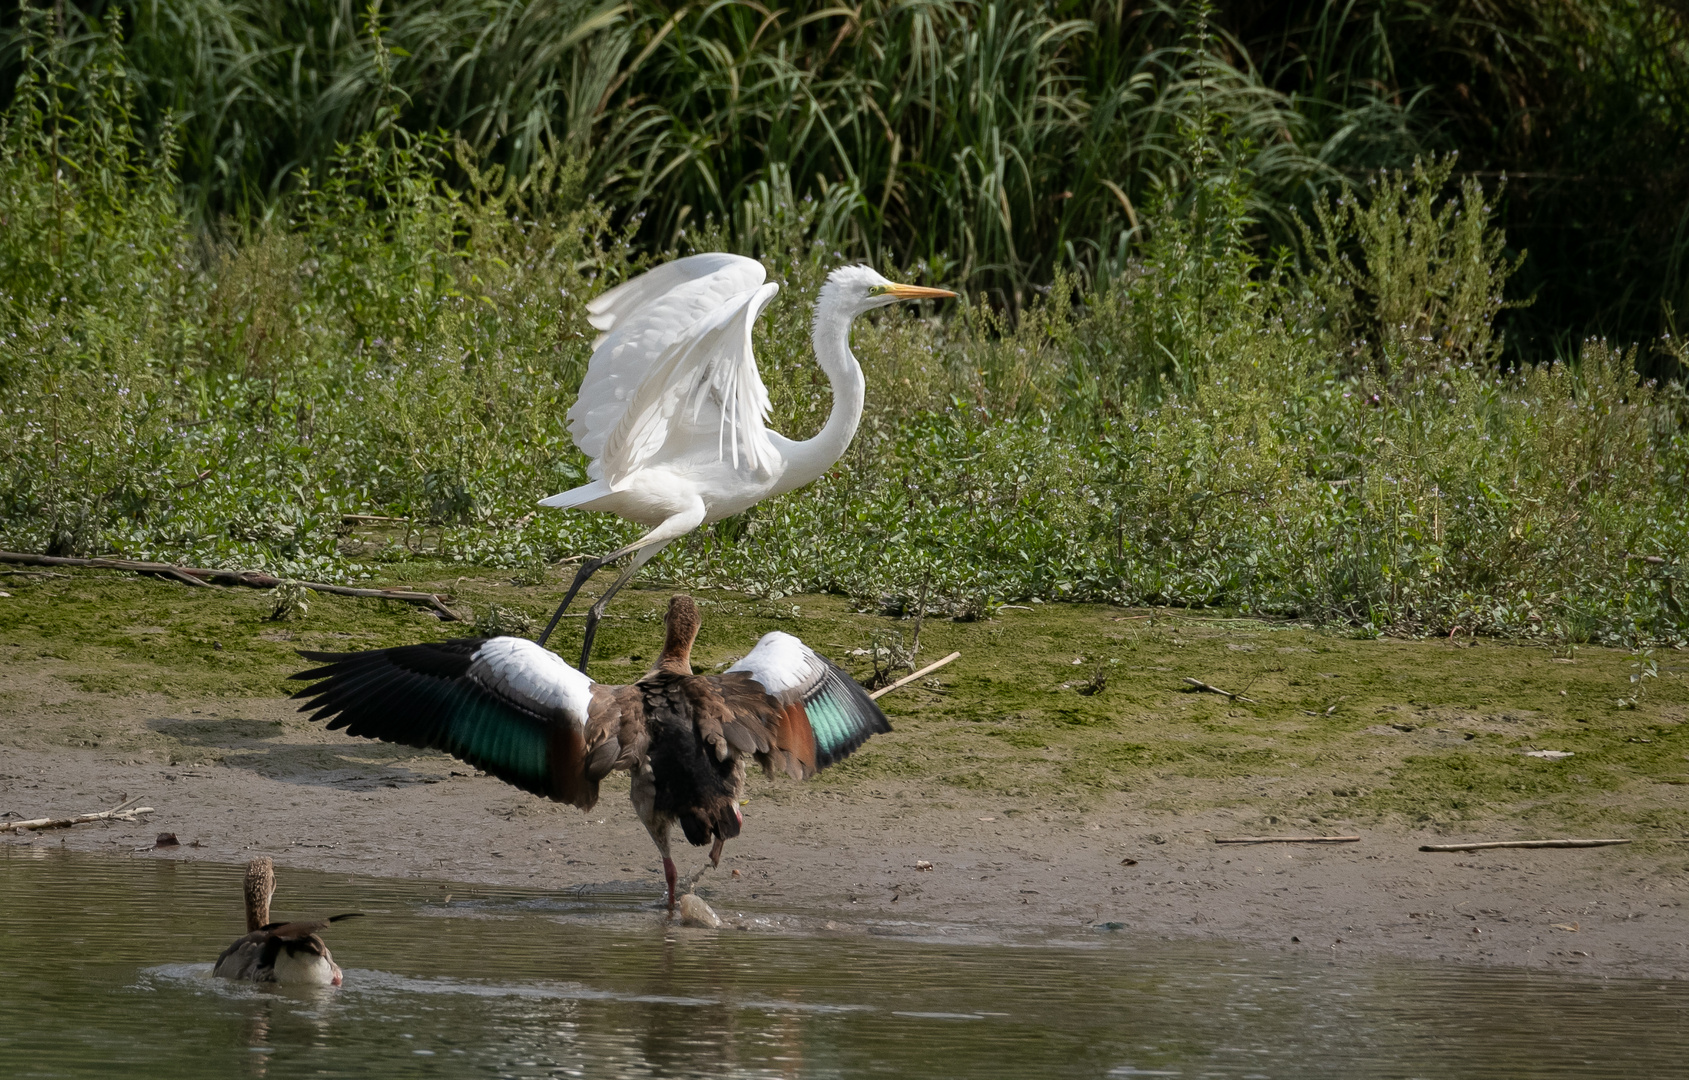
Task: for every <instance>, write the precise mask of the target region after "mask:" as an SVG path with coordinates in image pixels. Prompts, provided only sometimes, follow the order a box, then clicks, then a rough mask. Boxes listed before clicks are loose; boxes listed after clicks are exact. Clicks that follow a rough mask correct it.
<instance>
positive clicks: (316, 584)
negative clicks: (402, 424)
mask: <svg viewBox="0 0 1689 1080" xmlns="http://www.w3.org/2000/svg"><path fill="white" fill-rule="evenodd" d="M0 562H9V563H22V564H23V565H25V566H85V567H88V568H89V569H91V570H127V571H129V572H130V573H135V574H153V575H155V576H158V577H168V578H171V579H173V580H175V581H181V582H185V583H187V584H190V585H202V586H203V585H209V584H217V585H245V586H247V587H248V588H253V589H273V588H275V587H276V586H278V585H281V584H284V583H286V581H287V579H285V578H279V577H277V576H275V575H274V574H266V573H264V572H263V571H260V570H208V569H205V568H204V567H199V566H174V565H172V564H170V563H158V562H141V561H140V560H137V559H76V558H71V557H69V556H64V555H30V554H26V553H23V552H18V551H0ZM293 584H295V585H298V586H300V587H301V588H305V589H310V590H311V591H312V592H320V593H333V594H334V595H336V596H362V597H368V598H372V599H376V600H400V601H403V602H404V603H407V604H422V605H424V606H426V607H430V608H432V609H434V613H435V614H437V615H439V616H440V618H441V619H443V620H444V621H446V622H462V621H463V620H462V619H461V618H460V617H459V616H458V614H457V613H456V612H454V611H453V610H452V609H451V608H449V607H447V606H446V603H445V601H444V600H441V599H440V597H439V595H438V594H436V593H429V592H416V591H414V590H411V589H359V588H354V587H353V586H351V585H329V584H327V583H325V582H321V581H297V582H293Z"/></svg>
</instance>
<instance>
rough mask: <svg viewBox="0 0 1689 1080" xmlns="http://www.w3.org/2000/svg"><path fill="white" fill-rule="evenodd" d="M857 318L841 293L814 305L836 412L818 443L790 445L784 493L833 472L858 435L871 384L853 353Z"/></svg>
mask: <svg viewBox="0 0 1689 1080" xmlns="http://www.w3.org/2000/svg"><path fill="white" fill-rule="evenodd" d="M852 318H853V316H852V314H851V313H850V312H849V311H848V310H846V309H845V308H844V307H843V306H842V305H841V304H840V303H839V298H838V297H837V296H836V295H834V294H832V293H831V291H830V290H828V289H823V290H822V291H821V300H820V302H819V303H818V304H816V307H815V334H814V341H815V362H816V363H818V364H820V365H821V370H822V371H823V372H825V373H826V375H827V381H828V382H830V383H832V386H833V411H832V412H831V413H829V414H828V416H827V423H826V424H825V425H824V426H823V427H822V428H821V430H820V431H819V432H817V433H816V435H815V437H814V438H813V439H805V440H804V441H802V442H797V443H791V444H789V445H788V446H787V447H786V471H785V472H784V473H783V474H782V475H781V477H780V484H779V488H778V490H779V491H791V490H792V489H793V488H798V487H802V486H803V485H804V484H807V483H809V482H810V481H811V480H814V479H815V478H816V477H818V476H820V475H821V474H822V473H824V472H826V471H827V470H828V469H830V468H832V467H833V463H834V462H835V461H837V460H839V458H841V457H843V456H844V452H845V450H846V449H848V448H849V447H850V440H851V439H853V438H855V437H856V426H857V424H859V423H861V421H862V402H863V397H864V394H865V392H866V390H867V384H866V382H865V381H864V380H863V378H862V366H861V365H860V364H858V363H857V362H856V357H854V356H852V355H851V354H850V323H851V319H852Z"/></svg>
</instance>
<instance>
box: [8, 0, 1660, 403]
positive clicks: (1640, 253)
mask: <svg viewBox="0 0 1689 1080" xmlns="http://www.w3.org/2000/svg"><path fill="white" fill-rule="evenodd" d="M20 2H23V0H20ZM65 9H66V5H63V4H59V5H56V6H55V5H46V4H40V5H35V6H29V5H28V4H27V3H25V5H24V6H22V7H19V8H17V9H16V11H18V12H19V13H20V14H16V15H13V16H12V19H13V20H15V21H13V22H12V27H13V30H12V32H11V33H10V34H9V35H7V36H6V37H5V38H4V39H0V95H4V94H7V93H10V92H11V89H12V85H13V83H14V81H15V79H16V77H17V76H18V75H19V74H21V73H24V72H26V71H27V70H28V69H29V63H30V61H29V60H28V58H27V52H28V50H29V49H30V48H34V47H35V44H34V43H35V42H36V41H37V40H38V38H37V37H36V35H37V34H38V33H39V32H40V29H41V28H42V27H43V26H44V25H45V23H46V21H47V20H48V18H49V15H48V12H49V11H50V10H56V11H59V12H64V11H65ZM372 13H373V15H374V16H375V18H376V19H377V20H378V23H379V25H380V26H381V27H383V28H384V30H383V35H382V38H380V39H378V38H377V36H376V35H375V34H374V33H372V32H370V20H371V17H372ZM9 14H10V13H9ZM114 22H115V23H120V24H121V26H122V28H123V31H124V34H125V36H126V38H127V40H128V42H129V45H128V61H127V64H126V68H127V70H128V72H129V74H130V79H131V83H132V85H133V88H134V90H135V93H136V106H137V110H138V113H139V116H140V117H141V119H142V121H143V123H144V126H145V127H146V129H147V130H148V131H149V132H152V133H153V134H154V135H157V134H159V133H161V131H162V130H163V129H164V128H165V127H167V126H170V127H173V128H174V130H175V132H176V136H175V137H176V145H177V148H178V153H179V161H180V171H181V175H182V178H183V190H182V197H183V198H184V200H185V201H186V203H187V204H188V206H189V208H190V211H191V213H192V214H193V216H194V218H195V220H197V221H201V222H205V223H208V224H212V225H215V224H216V223H217V222H218V221H220V220H221V218H222V216H223V215H232V216H233V218H234V220H236V221H238V222H247V221H252V220H257V219H260V218H265V217H268V218H272V219H274V218H276V217H277V216H278V215H280V216H281V217H285V216H286V214H287V212H288V211H287V209H286V204H287V201H288V199H289V197H290V193H291V192H292V191H293V190H295V188H296V186H297V185H298V184H299V183H300V182H301V181H302V179H303V176H302V174H304V173H305V172H307V171H309V172H310V173H311V174H313V175H316V176H319V177H320V176H323V175H325V174H326V172H327V170H328V169H329V168H330V167H331V165H330V163H331V162H332V161H333V160H334V159H335V158H336V156H337V154H338V153H339V150H338V148H339V146H341V145H342V144H349V143H353V142H355V141H356V140H357V139H358V137H359V136H361V135H362V134H363V133H364V132H366V131H368V130H370V129H371V128H372V127H375V126H378V125H380V124H384V123H398V124H400V125H402V126H403V127H404V128H405V129H406V130H408V131H411V132H413V133H424V132H433V131H437V130H444V131H447V132H452V133H457V134H460V135H461V136H462V137H463V138H465V139H467V140H468V141H469V142H470V143H471V145H472V146H473V147H474V149H475V150H476V152H477V153H478V154H479V155H480V156H481V158H482V159H483V160H485V161H489V162H496V163H498V164H501V165H504V166H507V167H508V168H509V170H510V172H509V175H510V176H512V177H514V178H523V177H526V176H527V175H528V174H529V172H530V171H531V170H532V169H534V168H536V167H538V166H539V164H540V163H542V162H544V161H545V160H547V158H548V157H551V156H560V157H565V158H570V159H573V160H578V161H580V162H581V163H582V167H583V169H584V170H585V173H584V183H585V187H586V190H587V191H589V192H591V193H592V194H593V195H594V197H595V198H597V199H599V200H600V202H601V203H603V205H605V206H606V207H608V208H609V209H610V210H611V212H612V214H613V217H614V220H615V221H616V222H617V224H618V227H621V226H623V225H625V226H627V227H629V228H632V229H633V230H634V231H635V233H636V234H637V239H638V241H639V243H640V245H641V246H642V248H643V249H644V250H647V251H662V250H666V249H668V248H670V247H673V246H684V244H685V234H686V233H688V232H689V231H691V230H695V229H697V228H699V227H700V226H701V225H703V223H704V222H706V221H710V220H713V221H714V222H715V223H716V224H717V225H721V226H725V227H726V228H728V229H729V231H730V232H731V233H732V234H733V237H734V241H735V245H736V246H737V247H738V248H740V249H742V250H745V251H747V252H750V253H769V252H773V253H776V254H778V253H779V252H780V251H781V249H782V246H781V243H780V242H779V241H780V239H781V238H782V235H783V233H782V227H781V226H780V225H778V224H777V223H774V222H771V221H770V217H771V216H778V214H779V211H778V209H777V204H778V203H779V202H781V201H782V200H785V201H788V202H801V201H804V200H812V201H813V203H814V204H815V206H816V207H817V210H818V212H817V213H816V214H815V216H814V217H813V218H812V219H810V221H809V224H808V230H809V231H808V238H809V239H811V240H813V241H815V242H816V243H818V244H821V245H823V246H827V247H828V249H829V250H831V251H839V252H842V253H844V254H846V255H850V256H855V255H866V256H867V257H869V258H870V259H872V260H873V261H876V262H884V263H890V264H895V265H898V266H901V267H916V268H924V269H926V270H928V271H929V272H930V273H932V274H933V275H934V276H935V277H938V278H942V279H943V281H944V283H946V284H950V285H955V284H961V285H963V286H965V287H966V288H967V289H968V290H969V291H970V293H974V294H977V295H983V296H989V297H990V298H991V299H992V300H993V302H994V303H996V304H998V305H999V306H1004V307H1008V308H1010V309H1012V310H1015V311H1018V310H1019V309H1020V308H1021V307H1022V306H1023V305H1024V304H1026V303H1029V302H1030V301H1031V300H1032V298H1033V295H1034V293H1033V289H1034V287H1035V286H1039V285H1048V284H1049V282H1050V280H1051V278H1052V275H1053V274H1054V272H1055V271H1056V270H1058V269H1061V270H1066V271H1068V272H1069V273H1074V274H1078V275H1080V276H1081V277H1085V278H1087V280H1089V275H1093V274H1097V273H1099V272H1101V273H1105V274H1106V272H1107V271H1106V264H1107V262H1108V261H1109V260H1111V259H1118V258H1119V257H1120V256H1121V255H1122V253H1124V252H1127V251H1130V249H1132V248H1133V247H1135V246H1136V245H1137V244H1138V243H1140V242H1141V241H1142V240H1143V239H1144V233H1145V228H1146V226H1147V222H1146V220H1145V218H1146V214H1147V211H1148V209H1149V208H1150V207H1151V206H1152V205H1153V204H1154V203H1156V202H1157V201H1158V200H1159V199H1161V198H1162V197H1164V196H1165V195H1166V194H1167V193H1168V192H1169V191H1170V190H1173V191H1176V192H1178V193H1179V195H1180V197H1181V198H1184V199H1188V198H1190V196H1191V193H1192V191H1193V189H1192V187H1191V184H1190V182H1191V180H1192V178H1193V172H1194V170H1193V168H1192V162H1191V160H1190V158H1189V156H1188V155H1186V154H1184V153H1183V152H1182V150H1181V138H1182V132H1183V130H1184V128H1185V127H1186V126H1187V125H1189V124H1190V123H1192V122H1193V121H1196V122H1202V121H1203V120H1204V119H1205V118H1207V119H1213V120H1215V121H1216V122H1218V123H1219V125H1220V126H1221V129H1222V130H1223V132H1224V134H1225V138H1224V140H1223V141H1222V143H1221V144H1220V156H1221V157H1222V158H1223V160H1224V161H1225V162H1226V163H1227V164H1228V166H1229V167H1231V168H1232V169H1234V170H1237V171H1239V172H1241V173H1246V174H1247V176H1248V178H1249V185H1248V198H1249V202H1250V205H1251V208H1252V211H1253V213H1252V217H1253V218H1254V221H1253V222H1252V224H1251V226H1250V229H1249V235H1250V238H1251V241H1252V243H1254V245H1255V246H1256V248H1257V251H1259V252H1265V251H1267V250H1269V249H1270V248H1272V247H1273V246H1275V245H1282V244H1289V243H1291V242H1292V241H1293V240H1294V237H1295V233H1296V230H1295V227H1294V224H1293V219H1294V214H1295V212H1296V211H1297V210H1298V209H1300V210H1301V211H1302V212H1304V213H1305V212H1306V211H1307V210H1308V209H1309V206H1310V205H1311V201H1312V197H1313V193H1314V192H1316V191H1318V190H1335V189H1339V188H1341V187H1343V186H1345V185H1348V186H1356V187H1360V186H1364V184H1365V181H1366V180H1367V179H1369V178H1376V177H1377V175H1378V170H1390V169H1397V170H1400V169H1408V168H1410V167H1411V165H1412V162H1413V159H1414V158H1415V157H1421V156H1425V155H1428V154H1430V153H1433V152H1435V153H1439V154H1447V153H1449V152H1454V151H1458V152H1459V154H1460V167H1461V169H1462V170H1468V171H1469V172H1468V173H1467V175H1471V176H1476V177H1482V178H1485V179H1486V182H1488V183H1491V184H1492V185H1493V184H1494V181H1495V178H1496V177H1498V176H1500V175H1502V174H1506V175H1508V176H1509V177H1510V182H1509V185H1508V188H1507V191H1506V192H1505V193H1497V202H1498V208H1497V211H1498V214H1499V215H1500V216H1499V220H1500V223H1501V224H1502V226H1503V228H1504V230H1505V232H1506V233H1507V236H1508V238H1509V240H1510V241H1511V243H1512V244H1513V245H1514V246H1515V248H1516V250H1526V249H1528V250H1529V252H1530V258H1529V259H1527V260H1526V261H1525V263H1524V265H1523V266H1522V268H1521V271H1520V277H1519V279H1518V280H1517V281H1516V283H1515V285H1516V287H1515V291H1514V295H1515V296H1516V297H1520V298H1524V297H1530V296H1537V297H1538V298H1539V302H1538V303H1537V304H1536V305H1534V306H1531V307H1527V308H1522V309H1519V310H1516V311H1514V312H1511V313H1510V314H1509V315H1508V317H1507V318H1506V320H1505V323H1506V329H1507V331H1508V335H1507V336H1508V340H1509V342H1510V344H1511V348H1512V350H1513V355H1514V356H1517V357H1523V358H1526V359H1530V360H1533V361H1534V360H1541V359H1544V358H1546V357H1551V356H1559V357H1561V358H1563V359H1565V358H1571V357H1574V356H1575V355H1576V353H1577V351H1578V347H1579V343H1580V342H1581V341H1582V339H1583V338H1585V337H1588V336H1607V337H1611V338H1614V339H1616V340H1619V341H1639V342H1648V341H1650V340H1651V339H1653V338H1654V337H1655V336H1657V335H1658V334H1660V333H1662V332H1664V331H1666V330H1668V329H1670V328H1671V326H1672V314H1671V312H1672V311H1673V310H1675V311H1676V312H1678V313H1682V312H1684V311H1686V310H1689V217H1686V216H1685V202H1684V195H1683V192H1684V190H1685V183H1684V177H1685V176H1686V175H1689V21H1686V17H1685V12H1684V9H1683V7H1682V5H1681V4H1678V3H1672V2H1671V0H1445V2H1441V3H1435V4H1428V3H1418V2H1412V3H1409V2H1402V0H1343V2H1337V0H1295V2H1291V3H1271V4H1267V3H1259V2H1253V0H1251V2H1239V3H1228V4H1224V5H1212V4H1211V3H1209V2H1207V0H1156V2H1152V3H1145V4H1119V3H1108V4H1103V3H1095V2H1091V0H1041V2H1038V3H1019V2H1010V0H862V2H861V3H856V4H849V5H839V4H834V3H830V2H827V0H797V2H794V3H788V4H782V5H761V4H755V3H741V2H730V3H720V4H681V3H675V2H673V0H625V2H616V0H427V2H420V0H378V2H377V4H376V5H375V7H373V8H368V7H366V4H365V0H283V2H273V3H254V2H251V0H173V2H171V3H168V4H164V3H159V2H158V0H86V2H85V3H81V4H77V5H72V6H71V7H70V12H69V22H68V24H67V25H66V26H65V28H64V31H65V35H66V39H65V42H64V45H63V53H64V62H65V65H66V71H67V75H68V78H67V81H74V80H75V79H76V78H78V77H79V76H80V73H81V70H82V69H83V68H84V67H85V66H88V65H95V66H97V65H98V63H99V61H98V59H97V57H98V55H99V48H98V43H99V42H100V41H101V40H102V39H103V37H104V35H105V33H106V29H105V28H106V27H107V26H108V25H111V24H112V23H114ZM382 41H385V43H386V44H385V46H383V44H382ZM3 101H4V97H3V96H0V102H3ZM1641 359H1642V361H1643V362H1644V370H1645V371H1646V372H1649V373H1650V374H1654V375H1670V374H1671V373H1672V370H1673V368H1672V364H1671V360H1670V357H1669V356H1667V355H1665V354H1657V355H1653V356H1649V355H1647V354H1644V356H1643V357H1642V358H1641Z"/></svg>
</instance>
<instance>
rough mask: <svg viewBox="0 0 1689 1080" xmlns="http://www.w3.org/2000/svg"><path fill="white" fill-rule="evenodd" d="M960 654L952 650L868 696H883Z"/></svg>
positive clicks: (935, 669) (936, 668) (934, 669)
mask: <svg viewBox="0 0 1689 1080" xmlns="http://www.w3.org/2000/svg"><path fill="white" fill-rule="evenodd" d="M961 655H962V654H961V653H959V652H953V653H951V654H950V655H949V656H946V657H945V658H944V659H942V660H937V661H934V662H933V663H931V664H928V665H927V666H926V667H924V668H922V669H921V670H919V671H917V672H915V673H914V674H913V675H905V676H903V678H901V679H899V680H897V681H896V682H894V683H892V684H891V685H890V686H885V687H881V688H880V689H878V690H876V691H874V692H873V693H872V694H869V695H868V696H869V697H870V698H881V697H884V696H885V695H887V694H889V693H891V692H892V691H893V690H896V689H897V688H898V687H900V686H902V685H904V684H905V683H912V682H914V681H915V680H916V679H918V678H920V677H921V676H922V675H926V674H928V673H930V672H934V671H937V670H938V669H939V668H941V667H943V666H944V665H945V664H948V663H949V662H950V661H952V660H954V659H956V658H957V657H958V656H961Z"/></svg>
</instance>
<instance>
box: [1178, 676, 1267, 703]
mask: <svg viewBox="0 0 1689 1080" xmlns="http://www.w3.org/2000/svg"><path fill="white" fill-rule="evenodd" d="M1185 681H1186V682H1188V683H1190V684H1191V685H1192V686H1194V687H1196V689H1198V690H1200V691H1205V692H1207V693H1210V694H1219V695H1220V696H1221V697H1228V698H1231V699H1232V700H1233V701H1247V702H1248V703H1249V704H1251V705H1256V704H1259V702H1257V701H1256V700H1255V699H1254V698H1246V697H1244V696H1243V695H1242V694H1234V693H1232V692H1231V691H1230V690H1222V689H1220V688H1219V687H1218V686H1210V685H1208V684H1207V683H1205V682H1203V681H1202V680H1201V679H1193V678H1191V677H1190V676H1189V675H1187V676H1185ZM1244 689H1245V690H1247V689H1249V688H1248V687H1247V686H1246V687H1244Z"/></svg>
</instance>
